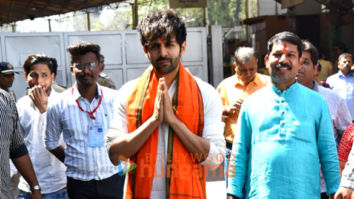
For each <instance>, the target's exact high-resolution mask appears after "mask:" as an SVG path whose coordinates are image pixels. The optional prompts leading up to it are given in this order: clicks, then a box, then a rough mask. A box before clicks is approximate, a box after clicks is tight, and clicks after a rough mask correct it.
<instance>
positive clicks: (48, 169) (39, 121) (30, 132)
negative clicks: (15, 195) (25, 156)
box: [17, 89, 66, 194]
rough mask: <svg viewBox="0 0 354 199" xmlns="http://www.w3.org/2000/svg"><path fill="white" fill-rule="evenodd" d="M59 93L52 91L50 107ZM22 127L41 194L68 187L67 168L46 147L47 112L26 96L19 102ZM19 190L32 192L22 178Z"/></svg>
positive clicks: (18, 107) (49, 99)
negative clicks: (41, 110)
mask: <svg viewBox="0 0 354 199" xmlns="http://www.w3.org/2000/svg"><path fill="white" fill-rule="evenodd" d="M58 95H59V94H58V93H57V92H55V91H54V89H52V91H51V93H50V96H49V98H48V103H49V104H48V106H50V104H51V102H52V101H53V100H54V99H56V98H57V97H58ZM17 110H18V114H19V121H20V126H21V129H22V132H23V135H24V136H23V137H24V141H25V144H26V146H27V149H28V152H29V156H30V158H31V161H32V164H33V168H34V171H35V173H36V176H37V179H38V181H39V185H40V186H41V189H42V190H41V192H42V193H43V194H46V193H53V192H56V191H58V190H60V189H63V188H65V187H66V175H65V170H66V167H65V166H64V164H63V163H62V162H60V161H59V160H58V159H57V158H56V157H55V156H54V155H52V154H51V153H50V152H49V151H48V150H47V149H46V148H45V146H44V138H43V137H44V134H45V128H46V123H47V119H46V112H44V113H40V112H39V110H38V108H37V107H36V106H35V105H34V103H33V101H32V99H31V98H30V97H29V96H28V95H26V96H23V97H22V98H21V99H19V100H18V102H17ZM18 187H19V189H20V190H22V191H25V192H30V191H31V190H30V186H29V185H28V184H27V182H26V181H25V180H24V178H23V177H22V176H21V178H20V183H19V185H18Z"/></svg>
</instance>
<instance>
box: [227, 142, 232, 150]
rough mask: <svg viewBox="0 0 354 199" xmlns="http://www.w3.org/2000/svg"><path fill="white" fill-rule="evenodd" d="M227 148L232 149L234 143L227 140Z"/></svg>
mask: <svg viewBox="0 0 354 199" xmlns="http://www.w3.org/2000/svg"><path fill="white" fill-rule="evenodd" d="M226 148H228V149H232V143H230V142H228V141H226Z"/></svg>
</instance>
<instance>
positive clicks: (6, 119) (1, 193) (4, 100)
mask: <svg viewBox="0 0 354 199" xmlns="http://www.w3.org/2000/svg"><path fill="white" fill-rule="evenodd" d="M0 113H1V114H0V121H1V127H0V139H1V142H0V165H1V167H0V198H1V199H9V198H11V192H10V165H9V159H10V158H11V159H12V161H13V163H14V165H15V166H16V168H17V169H18V171H19V172H20V173H21V175H22V176H23V177H24V178H25V179H26V181H27V183H28V184H29V185H30V187H31V197H32V199H37V198H42V196H41V193H40V191H41V190H40V187H39V184H38V181H37V178H36V175H35V173H34V171H33V166H32V163H31V160H30V158H29V156H28V151H27V148H26V145H25V144H24V142H23V138H22V136H21V130H20V127H19V125H18V115H17V110H16V105H15V103H14V101H13V99H12V97H11V96H10V94H8V93H7V92H6V91H4V90H2V89H0Z"/></svg>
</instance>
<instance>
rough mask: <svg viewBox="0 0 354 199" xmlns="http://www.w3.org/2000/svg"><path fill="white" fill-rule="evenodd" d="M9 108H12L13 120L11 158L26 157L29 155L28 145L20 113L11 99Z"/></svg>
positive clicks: (11, 115) (10, 113)
mask: <svg viewBox="0 0 354 199" xmlns="http://www.w3.org/2000/svg"><path fill="white" fill-rule="evenodd" d="M9 102H10V103H9V108H10V110H9V111H10V112H9V115H10V118H11V119H12V127H13V128H12V130H13V133H12V139H11V145H10V158H11V159H15V158H18V157H21V156H23V155H26V154H27V153H28V151H27V148H26V145H25V144H24V141H23V137H22V129H21V128H20V122H19V118H18V113H17V109H16V105H15V102H14V101H13V100H12V99H11V100H9Z"/></svg>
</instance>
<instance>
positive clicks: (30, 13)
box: [0, 0, 126, 25]
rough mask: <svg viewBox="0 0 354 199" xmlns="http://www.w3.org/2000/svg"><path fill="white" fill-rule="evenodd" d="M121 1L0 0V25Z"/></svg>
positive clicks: (119, 0) (121, 0)
mask: <svg viewBox="0 0 354 199" xmlns="http://www.w3.org/2000/svg"><path fill="white" fill-rule="evenodd" d="M123 1H126V0H60V1H59V0H1V1H0V25H2V24H7V23H11V22H15V21H19V20H24V19H34V18H37V17H45V16H50V15H56V14H64V13H67V12H71V11H77V10H83V9H87V8H92V7H97V6H102V5H106V4H109V3H114V2H123Z"/></svg>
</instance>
